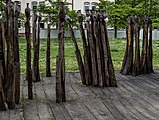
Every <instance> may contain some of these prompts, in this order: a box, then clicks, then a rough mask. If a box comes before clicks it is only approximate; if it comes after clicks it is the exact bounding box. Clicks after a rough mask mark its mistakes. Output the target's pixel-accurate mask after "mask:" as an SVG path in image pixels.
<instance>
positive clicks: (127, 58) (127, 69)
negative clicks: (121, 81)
mask: <svg viewBox="0 0 159 120" xmlns="http://www.w3.org/2000/svg"><path fill="white" fill-rule="evenodd" d="M127 21H128V28H127V43H126V51H125V55H124V60H123V64H122V69H121V71H120V72H121V73H122V74H124V75H128V74H131V73H132V69H133V38H134V36H133V35H134V20H133V17H132V16H130V17H128V19H127Z"/></svg>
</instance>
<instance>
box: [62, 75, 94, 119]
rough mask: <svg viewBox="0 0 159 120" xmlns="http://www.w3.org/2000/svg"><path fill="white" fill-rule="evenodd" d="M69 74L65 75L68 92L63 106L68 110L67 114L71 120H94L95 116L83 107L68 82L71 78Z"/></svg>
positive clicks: (82, 102)
mask: <svg viewBox="0 0 159 120" xmlns="http://www.w3.org/2000/svg"><path fill="white" fill-rule="evenodd" d="M71 76H72V75H71V74H66V81H67V82H68V83H69V84H68V85H67V87H66V89H68V90H69V91H70V92H69V93H68V94H69V100H67V102H66V103H65V104H64V105H65V107H66V109H67V110H68V112H69V114H70V115H71V117H72V119H85V120H95V119H96V118H95V116H94V115H92V113H91V112H90V110H89V109H88V108H87V106H85V104H84V101H82V100H83V99H82V98H81V97H79V95H78V94H77V93H76V91H75V90H74V89H73V87H72V84H73V83H74V82H75V81H72V83H71V82H70V81H69V80H70V79H72V78H71Z"/></svg>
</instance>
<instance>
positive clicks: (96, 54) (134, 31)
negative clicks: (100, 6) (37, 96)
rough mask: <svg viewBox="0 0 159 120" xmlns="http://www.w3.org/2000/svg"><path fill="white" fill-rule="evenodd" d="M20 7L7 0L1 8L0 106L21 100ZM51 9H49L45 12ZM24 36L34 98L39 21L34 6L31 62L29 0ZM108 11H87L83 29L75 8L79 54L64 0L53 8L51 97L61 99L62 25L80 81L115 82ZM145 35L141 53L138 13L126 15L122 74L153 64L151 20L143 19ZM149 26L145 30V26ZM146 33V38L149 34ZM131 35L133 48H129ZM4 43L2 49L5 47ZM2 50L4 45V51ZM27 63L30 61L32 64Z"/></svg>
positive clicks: (108, 84) (111, 84)
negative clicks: (55, 14)
mask: <svg viewBox="0 0 159 120" xmlns="http://www.w3.org/2000/svg"><path fill="white" fill-rule="evenodd" d="M19 13H20V9H19V7H18V5H17V4H15V3H13V2H12V1H11V0H9V1H8V2H7V5H6V9H5V17H6V20H5V22H3V21H2V17H1V16H0V110H6V109H7V108H9V109H13V108H15V104H19V100H20V57H19V40H18V17H19ZM50 14H51V13H50ZM50 14H49V15H48V38H47V44H48V45H47V46H48V47H47V51H46V77H51V70H50V33H51V29H50V26H51V25H50V21H51V15H50ZM25 17H26V20H25V38H26V80H27V82H28V99H33V90H32V86H33V84H32V82H33V81H34V82H38V81H40V72H39V48H40V22H41V19H42V16H41V14H37V11H36V10H33V16H32V21H33V25H32V41H33V62H31V60H32V59H31V45H32V44H31V27H30V26H31V25H30V20H31V9H30V8H29V3H27V8H26V9H25ZM106 18H107V15H106V14H105V13H103V12H100V11H97V12H96V11H89V10H87V11H86V22H85V23H86V30H85V29H84V27H83V26H84V25H83V22H84V16H83V15H82V14H81V11H80V10H79V11H78V23H79V29H80V33H81V38H82V42H83V50H84V55H83V56H82V55H81V51H80V49H79V46H78V44H77V41H76V37H75V34H74V31H73V27H72V25H71V18H70V17H69V16H68V15H67V12H66V11H65V7H64V3H63V2H61V4H60V8H59V13H58V35H57V38H58V43H59V48H58V55H57V58H56V102H57V103H60V102H65V101H66V95H65V94H66V93H65V53H64V42H65V39H64V38H65V37H64V34H65V30H66V29H65V27H64V26H65V25H66V24H67V25H68V31H69V33H70V37H71V39H72V40H73V43H74V47H75V54H76V59H77V63H78V67H79V72H80V76H81V81H82V83H83V84H84V85H87V86H93V87H117V81H116V78H115V71H114V67H113V63H112V58H111V51H110V46H109V40H108V33H107V24H106V20H105V19H106ZM143 21H144V26H143V28H144V38H143V45H142V54H141V57H140V41H139V31H140V27H139V18H138V17H137V16H135V17H132V16H130V17H129V18H128V27H127V46H126V52H125V56H124V60H123V65H122V69H121V73H122V74H125V75H127V74H134V75H140V74H141V73H144V74H145V73H150V72H153V66H152V19H151V17H145V18H144V20H143ZM148 28H149V31H148ZM148 32H149V38H148ZM134 40H135V53H133V49H134V46H133V44H134ZM4 43H6V48H5V47H4V46H5V45H4ZM5 49H6V50H7V52H6V55H5ZM31 63H33V65H32V66H31Z"/></svg>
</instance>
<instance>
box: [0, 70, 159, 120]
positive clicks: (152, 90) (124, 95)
mask: <svg viewBox="0 0 159 120" xmlns="http://www.w3.org/2000/svg"><path fill="white" fill-rule="evenodd" d="M41 78H42V80H41V82H37V83H34V84H33V85H34V86H33V92H34V99H33V100H28V99H27V82H26V81H25V80H24V79H25V76H22V82H21V105H18V106H17V108H16V109H15V110H8V111H6V112H0V120H54V119H56V120H65V119H67V120H71V119H85V120H106V119H107V120H115V119H117V120H150V119H154V120H159V71H155V73H153V74H149V75H140V76H137V77H134V76H123V75H121V74H119V73H117V74H116V78H117V81H118V87H117V88H96V87H87V86H84V85H82V83H81V82H80V81H79V78H80V76H79V73H67V74H66V96H67V97H66V98H67V102H66V103H61V104H56V103H55V96H56V94H55V75H54V76H53V77H50V78H46V77H43V76H42V77H41Z"/></svg>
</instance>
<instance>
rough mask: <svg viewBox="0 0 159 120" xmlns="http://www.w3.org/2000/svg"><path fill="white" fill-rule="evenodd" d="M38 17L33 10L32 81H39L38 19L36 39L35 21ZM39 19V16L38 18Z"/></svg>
mask: <svg viewBox="0 0 159 120" xmlns="http://www.w3.org/2000/svg"><path fill="white" fill-rule="evenodd" d="M37 19H38V16H37V13H36V12H35V11H34V17H33V20H34V22H33V47H34V58H33V68H32V69H33V70H32V71H33V73H32V74H33V81H35V82H38V81H40V73H39V47H40V21H39V19H38V39H36V28H37V27H36V26H37V25H36V21H37ZM40 19H41V18H40Z"/></svg>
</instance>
